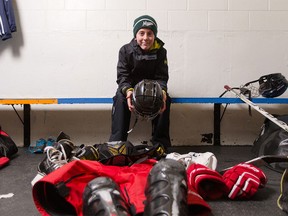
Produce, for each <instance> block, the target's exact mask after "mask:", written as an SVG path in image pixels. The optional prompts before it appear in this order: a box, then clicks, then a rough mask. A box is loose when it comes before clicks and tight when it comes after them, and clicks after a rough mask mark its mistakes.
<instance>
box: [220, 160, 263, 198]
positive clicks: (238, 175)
mask: <svg viewBox="0 0 288 216" xmlns="http://www.w3.org/2000/svg"><path fill="white" fill-rule="evenodd" d="M223 180H224V182H225V184H226V185H227V187H228V189H229V193H228V197H229V198H230V199H249V198H251V197H252V196H253V195H254V194H255V193H256V192H257V191H258V188H261V187H264V186H265V184H266V183H267V178H266V176H265V174H264V172H263V171H262V170H260V169H259V168H257V167H255V166H254V165H252V164H246V163H240V164H238V165H236V166H234V167H232V168H231V169H230V170H228V171H226V172H225V173H224V174H223Z"/></svg>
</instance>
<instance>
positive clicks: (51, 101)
mask: <svg viewBox="0 0 288 216" xmlns="http://www.w3.org/2000/svg"><path fill="white" fill-rule="evenodd" d="M0 104H7V105H10V104H58V100H57V99H55V98H45V99H44V98H39V99H0Z"/></svg>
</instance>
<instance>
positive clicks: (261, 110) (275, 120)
mask: <svg viewBox="0 0 288 216" xmlns="http://www.w3.org/2000/svg"><path fill="white" fill-rule="evenodd" d="M224 88H225V89H226V90H227V91H231V92H233V93H234V94H235V95H236V96H237V97H238V98H240V99H241V100H242V101H244V102H245V103H247V104H248V105H249V106H251V107H253V108H254V109H255V110H257V111H258V112H259V113H261V114H262V115H263V116H265V117H266V118H268V119H269V120H270V121H272V122H273V123H275V124H276V125H278V126H279V127H281V128H282V129H283V130H285V131H287V132H288V125H287V124H286V123H285V122H283V121H281V120H279V119H277V118H276V117H274V116H273V115H271V114H270V113H268V112H266V111H265V110H264V109H262V108H261V107H259V106H257V105H256V104H255V103H253V102H252V101H250V100H248V99H247V98H246V97H245V96H244V95H243V94H241V93H238V92H237V91H235V90H234V89H232V88H231V87H230V86H228V85H225V86H224Z"/></svg>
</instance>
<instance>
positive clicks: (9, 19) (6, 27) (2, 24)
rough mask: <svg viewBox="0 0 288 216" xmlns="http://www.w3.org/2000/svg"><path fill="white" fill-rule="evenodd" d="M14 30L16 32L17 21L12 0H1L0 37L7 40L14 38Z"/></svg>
mask: <svg viewBox="0 0 288 216" xmlns="http://www.w3.org/2000/svg"><path fill="white" fill-rule="evenodd" d="M12 32H16V22H15V16H14V11H13V6H12V0H5V1H4V0H0V38H1V40H3V41H4V40H7V39H9V38H12V34H11V33H12Z"/></svg>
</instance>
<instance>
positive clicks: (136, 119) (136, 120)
mask: <svg viewBox="0 0 288 216" xmlns="http://www.w3.org/2000/svg"><path fill="white" fill-rule="evenodd" d="M137 122H138V118H135V122H134V124H133V126H132V128H131V129H130V130H129V131H127V133H128V134H129V133H131V132H132V131H133V129H134V127H135V126H136V124H137Z"/></svg>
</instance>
